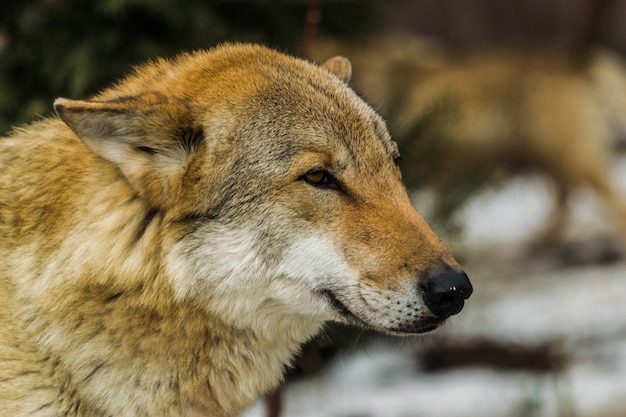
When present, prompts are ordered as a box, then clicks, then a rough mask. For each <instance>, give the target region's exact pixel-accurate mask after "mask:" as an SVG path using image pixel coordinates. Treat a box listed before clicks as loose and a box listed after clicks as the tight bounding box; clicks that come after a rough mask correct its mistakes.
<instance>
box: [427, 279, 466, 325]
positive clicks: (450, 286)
mask: <svg viewBox="0 0 626 417" xmlns="http://www.w3.org/2000/svg"><path fill="white" fill-rule="evenodd" d="M420 286H421V288H422V291H423V295H422V296H423V298H424V302H425V303H426V306H428V308H429V309H430V311H432V312H433V314H434V315H435V316H437V317H440V318H447V317H449V316H453V315H455V314H458V313H459V312H460V311H461V310H462V309H463V305H464V304H465V300H467V299H468V298H469V297H470V295H472V292H473V291H474V289H473V288H472V284H471V282H470V280H469V278H468V277H467V275H466V274H465V272H462V271H455V270H453V269H445V270H443V271H439V272H437V273H436V274H434V275H433V276H432V277H430V278H429V279H428V281H426V282H424V283H423V284H421V285H420Z"/></svg>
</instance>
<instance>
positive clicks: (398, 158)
mask: <svg viewBox="0 0 626 417" xmlns="http://www.w3.org/2000/svg"><path fill="white" fill-rule="evenodd" d="M400 161H402V157H401V156H400V155H397V156H394V157H393V163H394V164H396V166H400Z"/></svg>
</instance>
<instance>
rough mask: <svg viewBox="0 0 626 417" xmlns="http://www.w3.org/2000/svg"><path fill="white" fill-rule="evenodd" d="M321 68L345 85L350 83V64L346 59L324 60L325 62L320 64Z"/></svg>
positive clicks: (340, 57)
mask: <svg viewBox="0 0 626 417" xmlns="http://www.w3.org/2000/svg"><path fill="white" fill-rule="evenodd" d="M322 67H324V68H326V69H327V70H329V71H330V72H332V73H333V74H335V75H336V76H337V77H339V79H340V80H342V81H343V82H345V83H346V84H347V83H349V82H350V78H351V77H352V64H350V61H348V58H344V57H342V56H335V57H333V58H330V59H328V60H326V62H324V63H323V64H322Z"/></svg>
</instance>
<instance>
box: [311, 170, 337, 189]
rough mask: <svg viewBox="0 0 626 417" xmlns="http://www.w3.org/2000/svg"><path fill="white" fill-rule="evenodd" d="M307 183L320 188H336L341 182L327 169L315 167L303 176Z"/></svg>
mask: <svg viewBox="0 0 626 417" xmlns="http://www.w3.org/2000/svg"><path fill="white" fill-rule="evenodd" d="M302 179H303V180H304V181H306V182H307V183H309V184H311V185H313V186H315V187H319V188H332V189H334V190H338V189H339V183H338V182H337V180H336V179H335V178H334V177H333V176H332V175H331V174H330V173H328V172H327V171H324V170H323V169H314V170H312V171H309V172H307V173H306V174H304V176H303V177H302Z"/></svg>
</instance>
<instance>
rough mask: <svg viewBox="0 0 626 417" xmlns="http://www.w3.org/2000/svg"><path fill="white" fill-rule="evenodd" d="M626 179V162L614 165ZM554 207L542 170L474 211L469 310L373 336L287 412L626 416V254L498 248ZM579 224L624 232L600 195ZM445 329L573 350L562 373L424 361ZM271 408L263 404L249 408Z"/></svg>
mask: <svg viewBox="0 0 626 417" xmlns="http://www.w3.org/2000/svg"><path fill="white" fill-rule="evenodd" d="M616 180H617V182H618V183H619V185H620V187H622V188H624V189H626V161H624V160H622V161H620V163H619V164H618V165H617V168H616ZM550 207H551V197H550V189H549V187H548V186H547V185H546V183H545V182H544V181H542V180H541V179H540V178H527V179H519V180H515V181H513V182H512V183H511V184H510V185H509V186H507V187H505V188H504V189H502V190H501V191H499V192H497V193H493V194H490V195H487V196H485V197H483V198H480V199H477V200H476V201H474V202H473V203H471V204H470V205H468V207H467V209H466V210H465V212H464V219H465V223H466V225H467V228H466V231H465V235H464V236H465V238H464V242H463V246H465V247H471V248H473V249H474V250H475V251H474V252H475V254H476V255H475V256H471V254H470V256H469V257H468V258H469V260H468V263H467V264H466V267H467V270H468V273H469V275H470V277H471V278H472V282H473V284H474V287H475V294H474V296H473V297H472V298H471V299H470V300H469V302H468V303H467V305H466V308H465V309H464V310H463V312H462V313H461V314H460V315H459V316H457V317H455V318H453V319H451V320H450V323H449V324H448V325H447V326H446V327H444V328H443V329H440V330H438V331H437V332H435V333H434V334H433V335H432V336H426V338H425V339H417V338H411V339H410V341H407V340H403V341H401V342H397V341H392V340H389V339H386V338H383V339H380V340H375V341H374V342H372V343H371V344H369V345H367V346H364V347H362V348H359V349H357V350H356V352H352V353H346V354H342V355H341V356H340V357H339V358H337V359H336V360H334V361H333V362H332V363H331V365H330V366H329V367H328V368H327V369H325V370H324V371H323V372H321V373H320V374H318V375H316V376H313V377H309V378H306V379H302V380H297V381H294V382H291V383H290V384H289V385H288V386H287V387H286V388H285V391H284V398H283V406H284V409H283V414H282V416H284V417H422V416H424V417H565V416H567V417H573V416H575V417H623V416H626V261H624V260H622V261H619V262H616V263H612V264H603V265H597V264H596V265H593V264H591V265H578V266H566V265H558V266H556V267H555V266H554V265H550V266H549V267H545V265H544V266H543V267H542V266H541V265H540V266H538V267H537V266H536V265H535V266H534V267H533V265H532V263H533V261H532V260H530V261H529V262H528V265H525V264H519V262H518V263H517V264H515V262H514V261H513V263H507V262H509V261H510V259H509V260H508V261H507V260H504V261H503V260H501V259H497V255H498V250H499V249H504V250H503V252H506V248H508V247H513V248H515V247H516V246H517V247H519V243H520V242H527V241H529V240H530V239H532V236H534V234H536V233H537V232H538V231H539V230H540V229H541V226H542V225H543V224H544V222H545V220H546V219H547V218H548V215H549V211H550ZM572 209H573V220H572V226H571V230H570V235H572V236H575V237H578V238H580V237H581V236H582V237H584V236H586V235H590V234H594V233H600V234H602V233H604V234H606V233H609V234H610V233H615V231H614V228H615V223H612V221H611V220H610V217H609V216H608V214H607V213H606V212H605V210H604V207H602V205H601V204H599V203H598V202H597V201H595V200H594V198H593V196H592V195H590V194H589V193H586V192H581V193H580V194H579V195H577V196H576V198H575V201H574V203H573V204H572ZM438 338H441V339H442V340H443V338H445V339H446V340H454V339H455V338H456V339H457V340H466V339H471V338H474V339H476V338H487V339H490V340H499V341H502V342H508V343H520V344H525V345H530V346H532V345H539V344H542V343H545V342H554V341H557V342H558V343H559V346H561V349H562V350H563V351H564V352H566V353H567V355H568V357H569V358H570V362H569V365H568V366H567V367H566V369H565V370H563V371H561V372H557V373H554V372H553V373H543V374H542V373H530V372H523V371H503V370H493V369H487V368H481V367H476V366H475V367H467V368H457V369H454V370H447V371H441V372H435V373H432V372H431V373H426V372H423V371H422V370H420V367H419V361H418V359H417V357H416V352H417V351H419V349H420V347H421V346H422V345H423V344H424V343H425V342H424V340H426V341H428V343H437V340H438ZM260 416H264V410H263V405H262V403H259V404H257V405H256V406H255V407H253V408H252V409H251V410H249V411H248V413H246V417H260Z"/></svg>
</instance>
